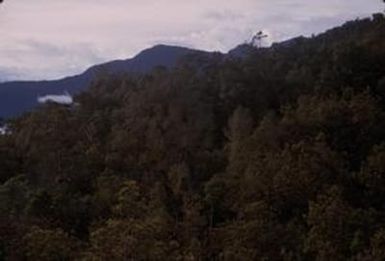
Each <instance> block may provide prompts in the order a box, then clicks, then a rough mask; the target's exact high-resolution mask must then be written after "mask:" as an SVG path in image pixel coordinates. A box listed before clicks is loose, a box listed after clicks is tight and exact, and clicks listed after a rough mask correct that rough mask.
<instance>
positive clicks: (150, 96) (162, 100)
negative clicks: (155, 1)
mask: <svg viewBox="0 0 385 261" xmlns="http://www.w3.org/2000/svg"><path fill="white" fill-rule="evenodd" d="M239 48H240V49H238V51H239V50H241V49H242V50H243V51H244V52H245V54H244V55H242V56H234V57H232V58H230V57H228V56H226V57H225V56H222V55H219V54H218V55H212V56H209V57H207V56H205V57H193V56H188V57H185V59H183V61H182V62H181V63H180V64H179V65H178V67H177V68H175V69H168V68H162V67H159V68H156V69H155V70H153V71H152V72H151V73H148V74H145V75H141V76H128V75H108V74H103V75H101V76H99V77H98V80H97V81H94V83H93V85H92V86H91V87H90V88H89V89H88V90H87V91H86V92H84V93H82V94H80V95H78V96H77V97H75V100H76V104H75V105H73V106H61V105H57V104H48V105H46V106H43V107H41V108H40V109H38V110H36V111H34V112H32V113H29V114H25V115H23V116H22V117H20V118H18V119H15V120H12V121H11V122H8V126H9V130H10V131H11V132H10V133H9V132H8V133H7V134H5V135H2V136H0V182H1V185H0V215H1V216H0V260H229V261H233V260H325V261H326V260H368V261H369V260H384V259H385V18H384V16H383V15H382V14H378V15H374V16H373V18H371V19H369V18H368V19H363V20H356V21H352V22H348V23H346V24H344V25H343V26H341V27H338V28H335V29H332V30H330V31H327V32H326V33H324V34H321V35H319V36H315V37H312V38H296V39H294V40H291V41H287V42H284V43H281V44H274V45H273V46H272V47H270V48H250V46H249V47H246V46H240V47H239ZM237 57H238V58H237Z"/></svg>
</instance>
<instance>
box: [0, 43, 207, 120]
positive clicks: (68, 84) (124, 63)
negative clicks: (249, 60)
mask: <svg viewBox="0 0 385 261" xmlns="http://www.w3.org/2000/svg"><path fill="white" fill-rule="evenodd" d="M190 54H208V53H206V52H203V51H197V50H192V49H188V48H184V47H176V46H167V45H156V46H154V47H152V48H149V49H146V50H144V51H142V52H140V53H139V54H138V55H136V56H135V57H133V58H132V59H127V60H116V61H111V62H108V63H104V64H100V65H96V66H93V67H91V68H89V69H88V70H86V71H85V72H84V73H82V74H79V75H76V76H71V77H67V78H63V79H60V80H53V81H14V82H6V83H0V118H9V117H13V116H17V115H20V114H22V113H23V112H26V111H29V110H31V109H32V108H34V107H36V106H37V105H38V97H41V96H46V95H62V94H64V93H69V94H71V95H73V94H77V93H79V92H80V91H82V90H84V89H86V88H87V87H88V85H89V84H90V83H91V81H92V79H93V78H94V77H95V76H96V75H97V74H98V72H100V71H106V72H110V73H146V72H149V71H151V70H152V69H153V68H155V67H157V66H165V67H167V68H171V67H173V66H175V65H176V63H177V62H178V60H180V59H181V58H182V57H184V56H186V55H190Z"/></svg>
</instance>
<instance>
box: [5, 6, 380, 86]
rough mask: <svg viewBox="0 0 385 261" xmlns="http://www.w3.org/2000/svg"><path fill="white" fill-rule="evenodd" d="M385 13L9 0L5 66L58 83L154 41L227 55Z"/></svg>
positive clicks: (18, 74)
mask: <svg viewBox="0 0 385 261" xmlns="http://www.w3.org/2000/svg"><path fill="white" fill-rule="evenodd" d="M382 9H383V4H382V3H381V1H380V0H365V1H363V0H323V1H318V0H276V1H270V0H227V1H222V0H194V1H180V0H130V1H127V0H92V1H91V0H81V1H79V0H66V1H62V0H34V1H30V0H17V1H16V0H14V1H6V2H4V3H3V4H2V5H1V6H0V35H1V41H0V68H3V71H6V72H7V75H8V76H7V77H8V78H7V79H9V78H18V79H52V78H59V77H62V76H66V75H70V74H77V73H80V72H81V71H82V70H84V69H86V68H87V67H88V66H90V65H93V64H95V63H101V62H105V61H109V60H112V59H126V58H128V57H131V56H133V55H134V54H136V53H137V52H139V51H140V50H142V49H144V48H146V47H150V46H152V45H154V44H159V43H163V44H177V45H183V46H187V47H192V48H197V49H205V50H219V51H228V50H229V49H231V48H233V47H234V46H236V45H237V44H239V43H242V42H244V41H245V40H247V39H249V38H250V37H251V35H252V34H253V33H254V32H257V31H259V30H264V31H266V32H267V33H269V35H270V38H269V43H270V42H273V41H280V40H285V39H288V38H291V37H295V36H298V35H310V34H312V33H318V32H322V31H324V30H326V29H328V28H330V27H332V26H336V25H339V24H341V23H343V22H344V21H346V20H349V19H355V18H357V17H363V16H368V15H370V14H371V13H373V12H378V11H381V10H382ZM0 80H1V70H0Z"/></svg>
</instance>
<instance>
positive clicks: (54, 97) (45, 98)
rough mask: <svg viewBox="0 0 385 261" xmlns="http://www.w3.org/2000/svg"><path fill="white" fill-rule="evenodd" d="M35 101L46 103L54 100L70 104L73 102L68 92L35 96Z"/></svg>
mask: <svg viewBox="0 0 385 261" xmlns="http://www.w3.org/2000/svg"><path fill="white" fill-rule="evenodd" d="M37 101H38V102H39V103H48V102H54V103H59V104H64V105H70V104H72V103H73V99H72V96H71V95H69V94H68V93H65V94H62V95H54V94H50V95H45V96H41V97H38V98H37Z"/></svg>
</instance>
